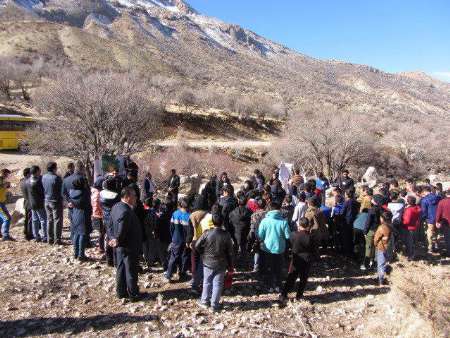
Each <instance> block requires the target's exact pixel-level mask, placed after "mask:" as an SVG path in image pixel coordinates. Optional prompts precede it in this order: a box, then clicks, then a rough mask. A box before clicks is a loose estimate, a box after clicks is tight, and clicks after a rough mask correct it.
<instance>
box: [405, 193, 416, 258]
mask: <svg viewBox="0 0 450 338" xmlns="http://www.w3.org/2000/svg"><path fill="white" fill-rule="evenodd" d="M402 223H403V241H404V243H405V245H406V255H407V256H408V260H409V261H411V260H413V259H414V239H415V234H416V231H417V229H418V228H419V226H420V207H419V206H418V205H416V198H415V197H414V196H411V195H410V196H408V197H407V198H406V207H405V210H404V212H403V217H402Z"/></svg>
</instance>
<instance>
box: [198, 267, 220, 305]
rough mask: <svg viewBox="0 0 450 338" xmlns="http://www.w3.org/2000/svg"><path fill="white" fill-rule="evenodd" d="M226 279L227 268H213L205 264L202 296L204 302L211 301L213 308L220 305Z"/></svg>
mask: <svg viewBox="0 0 450 338" xmlns="http://www.w3.org/2000/svg"><path fill="white" fill-rule="evenodd" d="M224 279H225V270H213V269H210V268H208V267H207V266H203V292H202V298H201V302H202V303H203V304H208V303H210V304H211V307H212V308H213V309H214V308H217V307H218V306H219V302H220V297H221V296H222V290H223V283H224Z"/></svg>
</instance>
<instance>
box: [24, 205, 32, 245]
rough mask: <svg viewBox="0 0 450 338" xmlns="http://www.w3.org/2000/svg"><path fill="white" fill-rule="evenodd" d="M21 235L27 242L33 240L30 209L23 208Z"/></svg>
mask: <svg viewBox="0 0 450 338" xmlns="http://www.w3.org/2000/svg"><path fill="white" fill-rule="evenodd" d="M23 234H24V236H25V239H26V240H27V241H30V240H32V239H33V222H32V218H31V209H29V208H25V219H24V223H23Z"/></svg>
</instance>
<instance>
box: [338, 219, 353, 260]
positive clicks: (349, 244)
mask: <svg viewBox="0 0 450 338" xmlns="http://www.w3.org/2000/svg"><path fill="white" fill-rule="evenodd" d="M341 234H342V245H343V251H344V254H345V255H347V256H353V224H347V223H344V224H343V226H342V232H341Z"/></svg>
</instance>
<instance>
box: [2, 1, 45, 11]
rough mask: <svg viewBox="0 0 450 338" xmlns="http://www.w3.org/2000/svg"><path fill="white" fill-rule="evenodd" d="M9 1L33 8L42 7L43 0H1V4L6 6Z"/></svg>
mask: <svg viewBox="0 0 450 338" xmlns="http://www.w3.org/2000/svg"><path fill="white" fill-rule="evenodd" d="M9 3H14V4H16V5H18V6H21V7H24V8H26V9H30V10H31V9H33V8H36V7H42V2H41V0H0V6H3V7H4V6H6V5H8V4H9Z"/></svg>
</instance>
